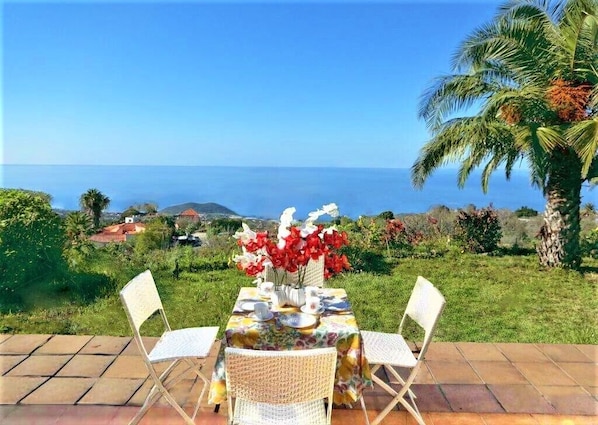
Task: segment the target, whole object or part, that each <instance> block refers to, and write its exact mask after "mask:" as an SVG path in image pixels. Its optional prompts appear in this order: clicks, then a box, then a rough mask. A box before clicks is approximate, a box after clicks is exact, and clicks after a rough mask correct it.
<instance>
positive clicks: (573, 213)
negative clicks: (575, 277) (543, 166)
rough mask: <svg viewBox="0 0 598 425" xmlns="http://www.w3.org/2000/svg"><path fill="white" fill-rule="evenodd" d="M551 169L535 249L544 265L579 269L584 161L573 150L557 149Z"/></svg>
mask: <svg viewBox="0 0 598 425" xmlns="http://www.w3.org/2000/svg"><path fill="white" fill-rule="evenodd" d="M549 168H550V169H549V172H548V181H547V183H546V187H545V191H544V195H545V197H546V209H545V211H544V223H543V224H542V227H541V228H540V232H539V234H538V237H539V239H540V242H539V243H538V246H537V248H536V250H537V252H538V256H539V259H540V264H542V265H543V266H546V267H563V268H571V269H577V268H579V266H580V265H581V251H580V246H579V232H580V216H579V207H580V204H581V183H582V180H581V178H580V176H581V163H580V161H579V157H578V156H577V155H576V154H575V152H573V151H572V150H570V149H562V150H555V151H554V152H553V154H552V155H551V158H550V166H549Z"/></svg>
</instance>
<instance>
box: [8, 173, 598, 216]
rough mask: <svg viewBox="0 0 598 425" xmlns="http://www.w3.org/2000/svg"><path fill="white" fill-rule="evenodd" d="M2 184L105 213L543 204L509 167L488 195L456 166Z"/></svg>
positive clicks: (84, 176) (15, 177)
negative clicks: (88, 203) (423, 170)
mask: <svg viewBox="0 0 598 425" xmlns="http://www.w3.org/2000/svg"><path fill="white" fill-rule="evenodd" d="M0 187H2V188H14V189H29V190H36V191H42V192H45V193H48V194H49V195H51V196H52V207H53V208H56V209H66V210H77V209H79V197H80V196H81V195H82V194H83V193H84V192H85V191H87V190H88V189H91V188H96V189H98V190H100V191H101V192H102V193H104V194H105V195H106V196H108V197H109V198H110V200H111V202H110V205H109V207H108V208H107V211H109V212H121V211H124V210H125V209H127V208H128V207H129V206H132V205H139V204H143V203H146V202H152V203H155V204H157V205H158V209H159V210H161V209H163V208H166V207H169V206H173V205H179V204H183V203H186V202H197V203H207V202H214V203H218V204H220V205H223V206H225V207H227V208H229V209H231V210H233V211H234V212H236V213H237V214H239V215H240V216H244V217H259V218H271V219H277V218H278V217H279V216H280V214H281V212H282V211H283V210H284V209H285V208H287V207H291V206H292V207H295V208H297V213H296V214H295V218H297V219H303V218H305V217H307V214H308V213H309V212H310V211H313V210H315V209H317V208H320V207H321V206H322V205H324V204H328V203H331V202H334V203H336V204H337V205H338V206H339V209H340V213H341V215H344V216H348V217H351V218H353V219H355V218H358V217H359V216H361V215H377V214H379V213H381V212H383V211H392V212H394V213H395V214H407V213H422V212H426V211H429V210H430V209H431V208H433V207H435V206H438V205H444V206H447V207H449V208H451V209H459V208H465V207H466V206H468V205H475V206H476V207H477V208H482V207H487V206H489V205H492V206H493V207H494V208H496V209H503V208H505V209H510V210H516V209H518V208H521V207H523V206H526V207H528V208H533V209H535V210H537V211H539V212H542V211H543V210H544V204H545V202H544V198H543V196H542V193H541V191H540V190H539V189H537V188H534V187H532V185H531V183H530V180H529V174H528V172H527V171H526V170H515V171H514V172H513V174H512V176H511V179H510V180H509V181H507V180H506V179H505V177H504V172H496V173H495V174H494V175H493V176H492V178H491V180H490V183H489V186H488V193H486V194H484V193H483V192H482V189H481V182H480V173H479V172H477V173H474V174H472V176H471V177H470V178H469V179H468V181H467V183H466V185H465V187H464V188H463V189H459V188H458V187H457V170H456V169H440V170H437V171H436V172H435V173H434V174H433V175H432V176H430V178H429V179H428V180H427V182H426V184H425V185H424V187H423V188H422V189H421V190H417V189H415V188H413V186H412V185H411V179H410V170H409V169H408V168H334V167H322V168H312V167H305V168H302V167H225V166H160V165H156V166H145V165H132V166H126V165H1V166H0ZM587 202H592V203H594V204H596V203H597V202H598V194H597V193H592V192H591V191H590V189H589V188H588V187H584V188H583V189H582V204H583V203H587Z"/></svg>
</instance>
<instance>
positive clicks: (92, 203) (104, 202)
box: [79, 189, 110, 229]
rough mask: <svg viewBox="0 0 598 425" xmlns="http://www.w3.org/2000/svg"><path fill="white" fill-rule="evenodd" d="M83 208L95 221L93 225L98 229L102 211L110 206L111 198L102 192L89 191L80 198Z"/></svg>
mask: <svg viewBox="0 0 598 425" xmlns="http://www.w3.org/2000/svg"><path fill="white" fill-rule="evenodd" d="M79 204H80V205H81V208H83V210H84V211H85V212H87V214H89V215H90V216H91V218H92V219H93V225H94V227H95V228H96V229H97V228H98V227H100V217H101V216H102V211H104V210H105V209H106V208H108V205H110V198H108V197H107V196H106V195H104V194H103V193H102V192H100V191H99V190H98V189H89V190H88V191H87V192H85V193H84V194H83V195H81V197H80V198H79Z"/></svg>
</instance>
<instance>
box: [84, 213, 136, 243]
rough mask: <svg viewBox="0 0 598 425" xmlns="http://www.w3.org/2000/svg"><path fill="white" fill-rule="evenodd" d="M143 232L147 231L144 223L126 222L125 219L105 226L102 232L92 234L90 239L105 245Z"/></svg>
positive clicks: (129, 238)
mask: <svg viewBox="0 0 598 425" xmlns="http://www.w3.org/2000/svg"><path fill="white" fill-rule="evenodd" d="M127 218H130V217H127ZM142 232H145V224H144V223H137V222H126V219H125V223H121V224H115V225H112V226H108V227H104V228H103V229H102V231H101V232H100V233H96V234H95V235H93V236H91V237H90V238H89V240H91V241H92V242H94V243H96V244H98V245H105V244H108V243H110V242H115V243H121V242H126V241H128V240H131V239H132V238H134V237H135V236H137V235H138V234H139V233H142Z"/></svg>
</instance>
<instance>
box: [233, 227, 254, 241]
mask: <svg viewBox="0 0 598 425" xmlns="http://www.w3.org/2000/svg"><path fill="white" fill-rule="evenodd" d="M241 226H243V231H242V232H236V233H235V234H234V235H233V238H235V239H240V240H241V242H242V243H243V245H245V244H247V242H249V241H252V240H254V239H255V238H256V237H257V234H256V233H255V232H254V231H253V230H251V229H250V228H249V226H248V225H247V224H245V223H241Z"/></svg>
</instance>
